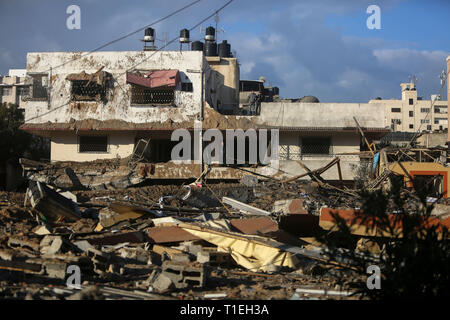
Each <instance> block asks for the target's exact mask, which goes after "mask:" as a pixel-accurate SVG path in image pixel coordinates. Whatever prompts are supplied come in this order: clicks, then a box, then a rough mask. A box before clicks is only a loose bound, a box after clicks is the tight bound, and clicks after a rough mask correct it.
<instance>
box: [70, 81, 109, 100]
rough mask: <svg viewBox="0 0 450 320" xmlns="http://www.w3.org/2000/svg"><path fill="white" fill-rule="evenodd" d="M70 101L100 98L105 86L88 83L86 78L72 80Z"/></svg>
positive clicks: (103, 93)
mask: <svg viewBox="0 0 450 320" xmlns="http://www.w3.org/2000/svg"><path fill="white" fill-rule="evenodd" d="M71 93H72V94H71V100H72V101H95V100H101V98H102V97H103V96H104V95H105V88H104V87H102V86H98V85H96V84H92V83H91V84H89V81H88V80H81V81H77V80H75V81H72V91H71Z"/></svg>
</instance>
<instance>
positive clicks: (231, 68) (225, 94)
mask: <svg viewBox="0 0 450 320" xmlns="http://www.w3.org/2000/svg"><path fill="white" fill-rule="evenodd" d="M206 60H207V61H208V63H209V65H210V66H211V69H213V70H214V71H216V72H217V73H218V75H217V76H216V84H215V88H216V91H217V99H218V100H219V101H220V105H221V107H222V108H227V109H231V110H237V108H239V79H240V71H239V64H238V62H237V59H236V58H221V57H206ZM221 107H220V106H219V110H220V109H221Z"/></svg>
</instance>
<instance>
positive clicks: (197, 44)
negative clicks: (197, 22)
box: [191, 41, 203, 51]
mask: <svg viewBox="0 0 450 320" xmlns="http://www.w3.org/2000/svg"><path fill="white" fill-rule="evenodd" d="M191 50H192V51H203V42H201V41H194V42H192V45H191Z"/></svg>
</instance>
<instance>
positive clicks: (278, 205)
mask: <svg viewBox="0 0 450 320" xmlns="http://www.w3.org/2000/svg"><path fill="white" fill-rule="evenodd" d="M303 202H304V199H286V200H278V201H275V202H274V203H273V211H274V212H280V213H283V214H308V210H306V209H305V207H304V205H303Z"/></svg>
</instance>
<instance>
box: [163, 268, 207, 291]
mask: <svg viewBox="0 0 450 320" xmlns="http://www.w3.org/2000/svg"><path fill="white" fill-rule="evenodd" d="M162 270H163V273H164V274H165V275H166V276H167V277H168V278H170V279H171V280H172V282H173V283H174V285H175V287H176V288H177V289H184V288H187V287H190V286H193V287H203V286H204V285H205V283H206V279H207V270H206V268H205V265H203V264H199V263H195V262H192V263H189V264H186V263H180V262H174V261H164V263H163V265H162Z"/></svg>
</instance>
